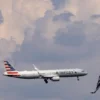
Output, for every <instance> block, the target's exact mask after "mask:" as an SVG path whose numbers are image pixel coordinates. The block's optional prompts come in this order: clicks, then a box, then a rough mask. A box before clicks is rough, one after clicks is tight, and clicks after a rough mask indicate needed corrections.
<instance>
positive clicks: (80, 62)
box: [0, 0, 100, 100]
mask: <svg viewBox="0 0 100 100" xmlns="http://www.w3.org/2000/svg"><path fill="white" fill-rule="evenodd" d="M57 1H58V0H56V1H54V2H56V5H57V6H58V8H60V7H59V4H58V3H59V2H62V1H59V2H57ZM25 4H26V5H27V3H25ZM33 4H34V3H33ZM61 5H63V4H62V3H61ZM8 8H9V7H8ZM19 8H20V7H19ZM32 8H33V6H32ZM25 9H27V7H26V6H25ZM57 10H58V9H57ZM39 11H40V10H39ZM22 12H23V13H24V11H22ZM81 13H82V11H81ZM29 14H30V13H29ZM29 14H28V15H29ZM33 14H34V13H32V15H33ZM82 14H83V13H82ZM25 15H27V11H26V12H25ZM37 15H38V14H37ZM43 15H44V14H43ZM67 15H68V16H67ZM70 17H71V16H70V12H69V13H61V14H58V15H56V14H55V13H54V11H50V10H49V11H47V12H46V13H45V15H44V16H42V18H40V17H39V19H37V17H36V19H37V20H36V21H35V22H31V23H33V25H32V24H31V25H29V26H27V27H25V29H24V41H23V43H22V45H20V46H19V47H20V49H19V48H18V46H17V45H16V42H15V41H14V40H12V39H10V40H6V39H1V40H0V47H1V48H0V57H1V58H2V59H3V58H7V59H12V60H13V61H14V62H16V66H15V68H16V69H21V68H23V70H24V69H26V68H27V69H28V70H29V69H30V67H31V66H30V64H32V63H37V65H39V66H40V67H45V68H46V69H49V68H53V69H55V68H76V67H77V68H83V69H85V70H88V72H89V75H88V76H87V77H84V78H81V80H80V81H79V82H77V81H76V78H75V79H73V78H66V79H61V81H60V82H58V83H53V82H49V84H48V85H45V83H44V82H43V80H19V79H14V78H7V77H3V76H2V73H3V70H2V68H1V69H0V71H1V72H0V73H1V75H0V80H1V84H0V99H1V98H2V99H4V100H11V99H12V98H14V100H18V99H19V100H55V99H56V98H57V99H56V100H66V99H68V100H95V99H96V100H99V92H98V93H97V94H96V96H94V97H93V96H91V95H90V92H91V90H92V89H94V88H95V84H96V81H97V76H98V74H99V73H100V71H99V70H98V69H99V65H100V61H99V59H100V46H99V45H100V35H99V34H100V30H99V29H100V25H99V24H96V23H93V22H88V21H87V20H86V21H83V22H82V21H76V22H75V21H71V20H70ZM53 19H56V21H54V20H53ZM66 20H68V21H69V23H67V22H66ZM59 21H60V22H61V23H59ZM51 23H52V24H51ZM58 25H59V27H58ZM33 26H35V30H34V29H33V28H32V27H33ZM53 29H55V30H54V31H53V32H54V33H53V34H54V36H53V37H52V39H51V40H49V39H47V38H45V37H44V35H45V34H46V33H47V32H48V33H49V34H48V35H51V34H52V31H51V30H53ZM44 33H45V34H44ZM48 37H49V36H48ZM18 49H19V50H18ZM13 52H14V53H13ZM11 54H12V56H11ZM1 66H2V65H1ZM40 67H39V68H40ZM32 69H33V67H32ZM41 69H42V68H41ZM76 91H77V92H76ZM53 98H54V99H53Z"/></svg>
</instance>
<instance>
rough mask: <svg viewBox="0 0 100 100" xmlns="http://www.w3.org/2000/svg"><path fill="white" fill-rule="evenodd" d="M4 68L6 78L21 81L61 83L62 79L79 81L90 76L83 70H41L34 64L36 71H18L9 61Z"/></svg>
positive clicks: (5, 62)
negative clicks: (71, 78)
mask: <svg viewBox="0 0 100 100" xmlns="http://www.w3.org/2000/svg"><path fill="white" fill-rule="evenodd" d="M4 66H5V69H6V71H5V72H4V74H3V75H4V76H8V77H14V78H21V79H43V80H44V82H45V83H48V80H51V81H54V82H56V81H60V78H62V77H77V80H79V77H81V76H85V75H87V74H88V73H87V72H86V71H84V70H83V69H56V70H39V69H38V68H37V67H36V66H35V65H34V64H33V66H34V70H32V71H17V70H15V69H14V68H13V67H12V65H11V64H10V63H9V62H8V61H4Z"/></svg>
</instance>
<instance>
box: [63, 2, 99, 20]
mask: <svg viewBox="0 0 100 100" xmlns="http://www.w3.org/2000/svg"><path fill="white" fill-rule="evenodd" d="M66 2H67V1H66ZM99 3H100V1H99V0H95V1H94V0H83V1H80V0H74V1H73V0H70V1H69V2H68V3H66V6H65V8H64V10H67V11H69V12H71V13H73V14H74V15H75V16H76V18H75V20H88V19H89V18H90V16H91V15H93V14H100V10H99V9H100V6H99ZM84 6H85V7H84Z"/></svg>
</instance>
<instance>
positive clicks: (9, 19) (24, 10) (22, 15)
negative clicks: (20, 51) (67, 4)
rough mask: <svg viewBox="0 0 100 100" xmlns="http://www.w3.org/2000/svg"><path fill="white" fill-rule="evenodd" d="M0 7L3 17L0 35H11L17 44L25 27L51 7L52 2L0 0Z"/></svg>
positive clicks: (20, 40)
mask: <svg viewBox="0 0 100 100" xmlns="http://www.w3.org/2000/svg"><path fill="white" fill-rule="evenodd" d="M5 3H6V4H5ZM0 7H1V11H2V14H3V17H4V23H3V24H2V25H1V26H0V33H1V35H0V37H1V38H5V39H10V37H11V36H12V37H13V38H15V40H16V43H17V44H22V42H23V40H24V30H25V28H26V27H28V26H29V25H30V24H31V23H32V21H34V20H36V19H38V18H40V17H43V16H44V14H45V12H46V11H47V10H50V9H52V3H51V2H50V1H48V0H42V1H41V0H34V1H33V0H30V1H27V0H17V1H16V0H9V2H7V1H6V0H0ZM30 21H31V22H30ZM33 29H34V28H33Z"/></svg>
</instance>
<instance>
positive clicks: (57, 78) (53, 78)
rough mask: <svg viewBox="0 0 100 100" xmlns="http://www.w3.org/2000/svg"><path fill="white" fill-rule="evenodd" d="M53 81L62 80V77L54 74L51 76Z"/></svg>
mask: <svg viewBox="0 0 100 100" xmlns="http://www.w3.org/2000/svg"><path fill="white" fill-rule="evenodd" d="M51 80H52V81H60V77H59V76H54V77H52V78H51Z"/></svg>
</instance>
